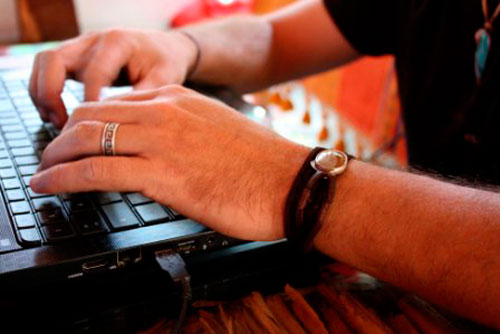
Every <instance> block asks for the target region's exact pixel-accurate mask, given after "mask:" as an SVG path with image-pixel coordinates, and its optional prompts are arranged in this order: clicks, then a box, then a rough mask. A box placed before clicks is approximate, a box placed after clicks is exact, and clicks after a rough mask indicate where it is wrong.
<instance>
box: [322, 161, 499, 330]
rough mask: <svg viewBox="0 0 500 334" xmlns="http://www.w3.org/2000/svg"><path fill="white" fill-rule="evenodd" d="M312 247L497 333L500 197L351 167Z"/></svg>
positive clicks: (360, 165) (415, 177)
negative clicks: (487, 326) (484, 325)
mask: <svg viewBox="0 0 500 334" xmlns="http://www.w3.org/2000/svg"><path fill="white" fill-rule="evenodd" d="M337 187H338V188H337V194H336V198H335V201H334V204H333V206H332V207H331V210H330V211H329V213H328V217H329V218H328V220H327V222H326V224H325V225H324V227H323V228H322V230H321V232H320V233H319V235H318V236H317V238H316V240H315V245H316V247H317V248H318V249H319V250H320V251H322V252H324V253H326V254H328V255H330V256H332V257H334V258H336V259H338V260H340V261H343V262H346V263H348V264H351V265H354V266H356V267H357V268H359V269H360V270H363V271H365V272H367V273H369V274H372V275H374V276H375V277H378V278H380V279H381V280H384V281H387V282H389V283H392V284H394V285H396V286H399V287H401V288H403V289H407V290H410V291H413V292H415V293H417V294H419V295H420V296H422V297H424V298H426V299H428V300H430V301H432V302H435V303H437V304H439V305H442V306H444V307H446V308H448V309H450V310H452V311H455V312H457V313H458V314H461V315H464V316H468V317H471V318H473V319H476V320H478V321H481V322H484V323H487V324H489V325H492V326H496V327H497V328H500V322H499V320H498V311H499V310H500V302H499V301H500V289H499V287H498V277H499V276H500V243H499V242H498V240H500V195H498V194H497V193H492V192H486V191H481V190H476V189H472V188H466V187H461V186H456V185H452V184H448V183H444V182H440V181H437V180H434V179H431V178H428V177H424V176H419V175H413V174H409V173H403V172H397V171H390V170H386V169H382V168H378V167H374V166H371V165H368V164H365V163H361V162H356V161H354V162H353V163H351V164H350V166H349V168H348V171H347V172H346V173H345V174H344V175H342V176H340V177H339V178H338V184H337Z"/></svg>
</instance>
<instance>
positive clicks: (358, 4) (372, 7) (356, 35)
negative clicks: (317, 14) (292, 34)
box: [324, 0, 411, 55]
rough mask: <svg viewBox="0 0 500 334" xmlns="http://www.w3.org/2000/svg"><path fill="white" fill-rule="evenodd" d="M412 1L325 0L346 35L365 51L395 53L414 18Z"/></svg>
mask: <svg viewBox="0 0 500 334" xmlns="http://www.w3.org/2000/svg"><path fill="white" fill-rule="evenodd" d="M410 2H411V0H324V3H325V6H326V8H327V9H328V11H329V13H330V16H331V17H332V18H333V20H334V21H335V23H336V24H337V26H338V27H339V29H340V31H341V32H342V34H343V35H344V37H345V38H346V39H347V40H348V41H349V43H351V45H352V46H353V47H354V48H355V49H356V50H357V51H358V52H359V53H361V54H367V55H381V54H394V53H396V52H397V49H398V47H400V45H399V44H400V43H401V42H402V39H403V38H404V34H405V29H407V26H408V21H409V20H410V7H411V5H410Z"/></svg>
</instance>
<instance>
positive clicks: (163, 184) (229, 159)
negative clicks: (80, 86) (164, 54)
mask: <svg viewBox="0 0 500 334" xmlns="http://www.w3.org/2000/svg"><path fill="white" fill-rule="evenodd" d="M106 122H116V123H120V126H119V128H118V131H117V134H116V151H117V154H118V155H119V156H114V157H109V156H106V157H104V156H100V154H101V146H100V143H101V136H102V132H103V129H104V126H105V123H106ZM308 153H309V149H307V148H305V147H303V146H300V145H297V144H295V143H292V142H290V141H288V140H286V139H284V138H282V137H280V136H278V135H276V134H275V133H273V132H272V131H270V130H268V129H266V128H263V127H261V126H259V125H257V124H255V123H254V122H252V121H250V120H249V119H247V118H245V117H244V116H243V115H241V114H239V113H238V112H236V111H234V110H233V109H231V108H229V107H227V106H226V105H224V104H222V103H220V102H218V101H215V100H212V99H210V98H207V97H205V96H203V95H200V94H198V93H196V92H193V91H191V90H188V89H186V88H183V87H181V86H177V85H170V86H166V87H164V88H160V89H156V90H149V91H142V92H133V93H131V94H128V95H125V96H122V97H119V98H114V99H111V100H107V101H104V102H100V103H86V104H83V105H82V106H81V107H79V108H77V109H75V111H74V112H73V114H72V116H71V118H70V119H69V121H68V123H67V124H66V126H65V127H64V129H63V131H62V132H61V134H60V135H59V136H58V137H57V138H56V139H54V141H53V142H52V143H51V144H50V145H49V146H48V147H47V148H46V149H45V151H44V153H43V157H42V162H41V165H40V169H41V170H40V172H39V173H37V174H36V175H35V176H33V178H32V179H31V184H30V186H31V187H32V189H33V190H34V191H36V192H41V193H58V192H83V191H120V192H125V191H139V192H141V193H143V194H144V195H145V196H147V197H150V198H152V199H153V200H155V201H157V202H160V203H162V204H164V205H167V206H170V207H172V208H174V209H175V210H177V211H178V212H181V213H182V214H184V215H186V216H188V217H190V218H192V219H194V220H197V221H200V222H202V223H204V224H206V225H207V226H209V227H210V228H212V229H214V230H216V231H219V232H221V233H224V234H226V235H230V236H233V237H238V238H242V239H250V240H274V239H279V238H282V237H283V236H284V232H283V212H284V208H285V200H286V197H287V194H288V191H289V189H290V187H291V185H292V182H293V180H294V178H295V176H296V174H297V173H298V170H299V169H300V167H301V165H302V163H303V161H304V159H305V158H306V156H307V154H308Z"/></svg>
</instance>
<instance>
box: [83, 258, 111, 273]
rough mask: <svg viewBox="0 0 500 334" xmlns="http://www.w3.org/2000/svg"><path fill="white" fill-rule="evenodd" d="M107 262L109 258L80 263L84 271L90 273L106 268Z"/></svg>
mask: <svg viewBox="0 0 500 334" xmlns="http://www.w3.org/2000/svg"><path fill="white" fill-rule="evenodd" d="M108 264H109V259H106V258H102V259H97V260H93V261H89V262H85V263H83V264H82V270H83V272H84V273H92V272H96V271H101V270H104V269H106V268H107V266H108Z"/></svg>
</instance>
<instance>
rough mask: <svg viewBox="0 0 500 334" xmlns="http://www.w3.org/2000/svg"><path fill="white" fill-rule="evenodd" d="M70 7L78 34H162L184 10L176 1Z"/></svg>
mask: <svg viewBox="0 0 500 334" xmlns="http://www.w3.org/2000/svg"><path fill="white" fill-rule="evenodd" d="M0 1H3V0H0ZM74 4H75V10H76V16H77V19H78V24H79V26H80V32H86V31H89V30H100V29H107V28H112V27H113V28H114V27H120V28H137V29H159V30H165V29H166V28H168V25H169V22H170V18H171V17H173V16H174V15H176V14H177V13H178V12H179V10H181V9H182V8H183V7H184V6H185V4H184V1H178V0H140V1H139V0H104V1H103V0H74Z"/></svg>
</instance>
